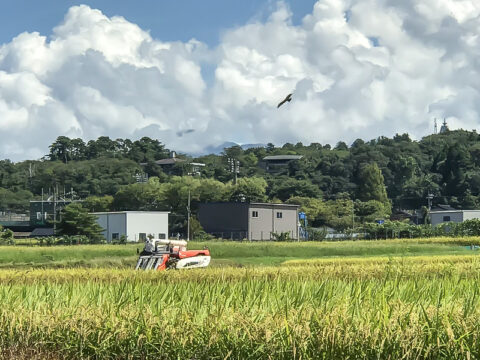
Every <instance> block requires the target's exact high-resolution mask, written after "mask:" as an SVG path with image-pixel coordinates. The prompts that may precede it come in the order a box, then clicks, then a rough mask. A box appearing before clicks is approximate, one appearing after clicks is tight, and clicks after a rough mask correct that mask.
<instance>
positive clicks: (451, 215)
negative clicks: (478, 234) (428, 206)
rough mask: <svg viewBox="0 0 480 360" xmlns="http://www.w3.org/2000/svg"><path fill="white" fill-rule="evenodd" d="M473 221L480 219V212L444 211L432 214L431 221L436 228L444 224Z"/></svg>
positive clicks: (432, 212)
mask: <svg viewBox="0 0 480 360" xmlns="http://www.w3.org/2000/svg"><path fill="white" fill-rule="evenodd" d="M471 219H480V210H442V211H431V212H430V221H431V224H432V225H434V226H435V225H438V224H441V223H444V222H456V223H460V222H464V221H465V220H471Z"/></svg>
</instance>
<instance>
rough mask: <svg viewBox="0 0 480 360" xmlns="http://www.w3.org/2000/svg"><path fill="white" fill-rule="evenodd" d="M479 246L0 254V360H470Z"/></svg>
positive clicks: (242, 246)
mask: <svg viewBox="0 0 480 360" xmlns="http://www.w3.org/2000/svg"><path fill="white" fill-rule="evenodd" d="M479 243H480V239H478V238H462V239H448V238H438V239H420V240H419V239H415V240H386V241H354V242H351V241H348V242H338V243H336V242H331V243H254V244H253V243H229V242H212V243H208V244H206V243H192V244H190V246H189V248H192V249H193V248H196V247H198V248H201V247H203V246H205V245H207V246H209V247H210V250H211V252H212V257H213V258H214V261H212V266H211V267H210V268H207V269H196V270H183V271H166V272H153V271H150V272H136V271H134V270H131V268H132V266H133V264H134V263H135V259H136V247H137V245H127V246H120V245H117V246H70V247H52V248H40V247H0V267H1V269H0V304H1V306H0V323H1V324H2V325H1V326H2V328H1V331H0V358H16V359H27V358H28V359H64V358H66V359H479V358H480V346H479V344H480V342H479V336H480V306H479V305H480V291H479V286H478V284H479V281H480V257H479V256H478V255H477V254H480V252H478V250H475V249H476V248H475V246H474V245H477V244H479Z"/></svg>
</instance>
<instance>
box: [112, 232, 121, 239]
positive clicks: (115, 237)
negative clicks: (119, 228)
mask: <svg viewBox="0 0 480 360" xmlns="http://www.w3.org/2000/svg"><path fill="white" fill-rule="evenodd" d="M118 239H120V234H119V233H112V240H118Z"/></svg>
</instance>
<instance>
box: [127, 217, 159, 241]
mask: <svg viewBox="0 0 480 360" xmlns="http://www.w3.org/2000/svg"><path fill="white" fill-rule="evenodd" d="M140 233H144V234H146V235H147V236H148V235H149V234H152V235H153V237H154V238H155V239H158V238H159V234H165V238H166V239H168V212H160V211H152V212H146V211H145V212H141V211H139V212H127V238H128V241H139V239H140Z"/></svg>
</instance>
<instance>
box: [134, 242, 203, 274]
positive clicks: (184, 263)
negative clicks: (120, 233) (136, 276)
mask: <svg viewBox="0 0 480 360" xmlns="http://www.w3.org/2000/svg"><path fill="white" fill-rule="evenodd" d="M209 264H210V251H209V250H208V249H204V250H187V242H186V241H184V240H158V239H151V240H147V241H146V242H145V248H144V249H143V251H142V252H141V253H140V257H139V258H138V261H137V266H136V267H135V270H166V269H194V268H202V267H207V266H208V265H209Z"/></svg>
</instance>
